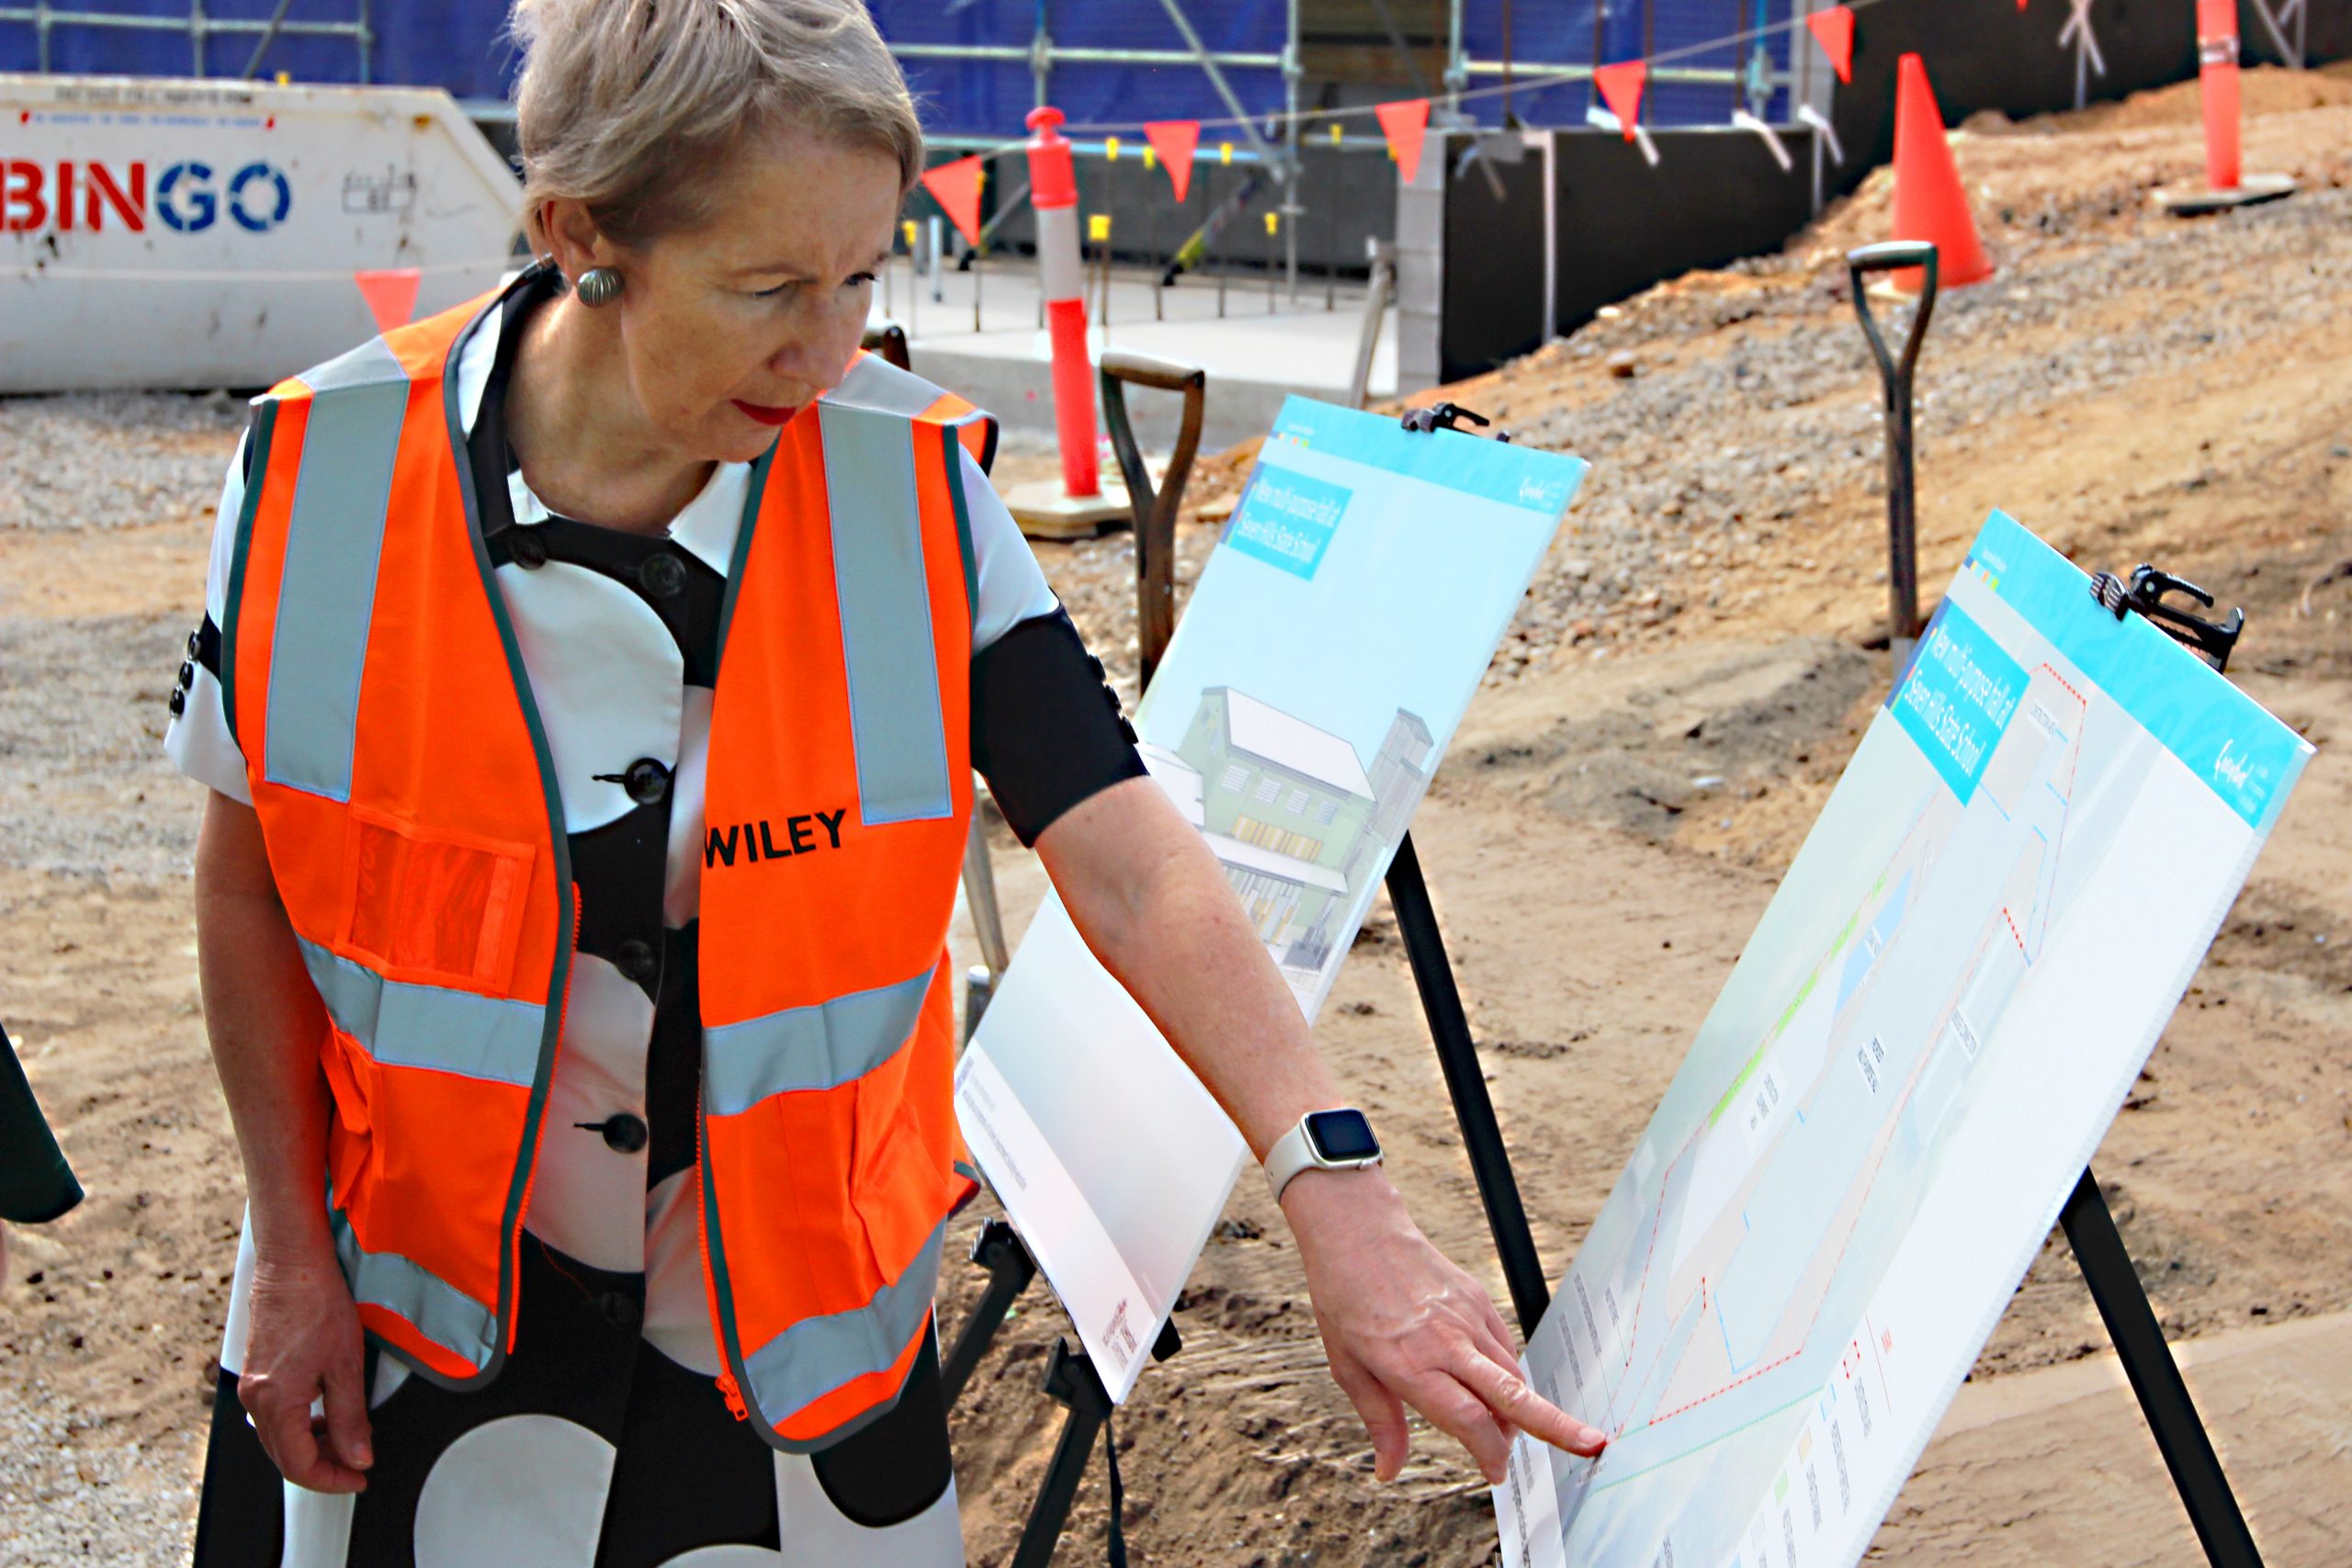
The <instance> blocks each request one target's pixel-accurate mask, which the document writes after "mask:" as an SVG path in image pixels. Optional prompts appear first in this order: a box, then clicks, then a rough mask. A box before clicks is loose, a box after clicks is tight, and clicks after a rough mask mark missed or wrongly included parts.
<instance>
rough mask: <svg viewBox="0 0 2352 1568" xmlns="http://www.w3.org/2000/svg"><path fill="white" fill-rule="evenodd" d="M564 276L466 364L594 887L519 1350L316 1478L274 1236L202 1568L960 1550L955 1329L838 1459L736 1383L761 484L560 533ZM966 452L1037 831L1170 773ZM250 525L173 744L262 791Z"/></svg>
mask: <svg viewBox="0 0 2352 1568" xmlns="http://www.w3.org/2000/svg"><path fill="white" fill-rule="evenodd" d="M549 281H550V280H549V279H548V277H546V276H543V275H542V276H533V275H526V276H525V277H524V278H523V279H522V280H521V281H520V282H519V283H518V284H517V286H516V287H515V288H513V289H512V290H511V291H510V292H509V295H508V297H507V299H506V301H505V303H504V304H503V306H502V307H501V308H500V310H499V315H500V320H499V321H497V322H496V323H494V324H493V323H485V324H484V327H483V329H482V330H481V331H480V332H478V333H475V334H473V336H472V338H471V340H470V341H469V344H468V345H467V347H466V349H465V350H464V352H463V354H462V355H461V357H460V359H459V362H458V365H457V367H455V369H456V373H457V376H458V396H459V407H460V409H461V411H463V412H464V415H465V418H466V421H467V429H468V432H469V448H470V453H469V456H470V458H471V460H472V462H473V463H474V465H475V473H476V476H477V485H476V489H477V493H479V494H480V495H481V496H482V497H483V498H484V502H483V510H484V515H483V518H482V528H483V532H484V534H485V536H486V537H487V538H488V540H489V543H490V548H491V555H492V560H493V561H494V562H495V563H496V565H497V581H498V586H499V590H500V592H501V593H502V594H503V597H504V599H505V603H506V607H507V610H508V612H509V614H510V615H511V616H512V618H513V621H514V624H515V633H516V638H517V640H518V642H519V643H520V645H521V649H522V654H523V660H524V665H525V668H526V671H527V673H528V675H529V679H530V682H531V688H532V694H533V696H534V697H535V699H536V700H537V705H538V708H539V711H540V714H541V716H542V717H543V719H544V721H545V724H546V728H547V732H548V748H549V750H550V751H551V753H552V755H553V758H554V763H555V769H556V773H557V779H558V784H559V787H560V793H561V795H562V799H563V808H564V818H565V828H566V830H567V832H568V834H569V836H570V840H571V864H572V868H573V874H574V876H575V877H576V879H577V880H578V882H579V884H580V887H581V894H582V897H581V908H582V927H581V932H580V940H579V944H578V952H579V956H578V958H577V959H576V960H575V961H574V963H573V965H572V980H571V996H570V1000H569V1006H568V1010H567V1013H566V1017H565V1025H564V1037H563V1041H562V1048H561V1050H560V1054H559V1055H558V1057H557V1063H556V1068H555V1077H554V1079H553V1082H552V1085H551V1087H550V1089H549V1099H548V1116H547V1132H546V1134H545V1136H544V1138H543V1140H542V1143H541V1145H540V1154H539V1159H538V1165H537V1172H536V1175H535V1178H534V1183H533V1187H532V1193H531V1207H530V1212H529V1213H528V1214H527V1216H526V1222H525V1230H526V1234H525V1236H524V1239H523V1245H522V1271H521V1293H520V1298H519V1300H520V1307H519V1312H518V1318H517V1325H518V1326H517V1329H516V1337H515V1349H514V1353H513V1355H512V1356H511V1357H510V1358H509V1359H508V1360H507V1362H506V1365H505V1367H504V1368H503V1371H501V1372H500V1373H499V1375H498V1377H497V1378H496V1379H495V1380H494V1381H493V1382H491V1383H490V1384H489V1385H488V1386H487V1387H484V1388H481V1389H478V1390H475V1391H471V1392H467V1393H452V1392H450V1391H447V1390H445V1389H442V1388H440V1387H437V1386H436V1385H435V1384H433V1383H431V1382H427V1381H426V1380H424V1379H422V1378H416V1377H412V1376H409V1375H408V1374H407V1371H406V1369H404V1368H403V1367H401V1365H400V1363H399V1362H397V1361H396V1360H395V1359H392V1358H391V1357H390V1356H385V1355H379V1354H377V1353H376V1352H375V1349H374V1348H373V1347H372V1345H371V1347H370V1351H369V1356H368V1362H369V1384H370V1393H369V1400H370V1404H371V1420H372V1422H373V1427H374V1436H373V1447H374V1450H375V1465H374V1467H373V1469H371V1470H370V1471H369V1472H368V1490H367V1491H366V1492H365V1493H364V1494H362V1495H359V1496H357V1497H356V1498H353V1497H336V1496H328V1495H322V1494H319V1493H312V1492H307V1491H303V1490H302V1489H300V1488H298V1487H294V1486H290V1485H288V1484H287V1483H284V1482H283V1481H282V1480H281V1479H280V1478H279V1476H278V1474H277V1471H276V1469H275V1467H273V1466H272V1465H271V1463H270V1461H269V1460H268V1457H267V1456H266V1454H265V1453H264V1452H263V1451H262V1449H261V1446H260V1444H259V1442H258V1440H257V1439H256V1438H254V1433H253V1430H252V1427H251V1426H250V1424H249V1423H248V1422H247V1421H246V1419H245V1416H244V1413H243V1408H242V1407H241V1406H240V1405H239V1404H238V1403H237V1397H236V1377H235V1374H236V1371H237V1369H238V1367H239V1366H240V1365H241V1364H242V1361H243V1353H244V1340H245V1334H246V1306H247V1294H248V1289H249V1284H250V1280H251V1274H252V1265H253V1254H252V1247H251V1241H250V1236H248V1237H247V1238H246V1239H245V1241H244V1242H243V1243H242V1244H241V1246H240V1249H239V1257H238V1269H237V1273H236V1278H235V1283H234V1285H233V1287H232V1292H231V1302H230V1309H229V1322H228V1329H227V1333H226V1335H225V1336H224V1337H223V1343H222V1346H221V1352H220V1365H221V1378H220V1391H219V1393H218V1395H217V1397H216V1400H215V1404H214V1413H213V1426H212V1436H211V1441H210V1447H209V1452H208V1455H207V1460H206V1465H205V1478H204V1495H203V1505H202V1510H201V1514H200V1517H199V1522H198V1532H197V1545H196V1563H197V1568H269V1565H279V1568H379V1565H397V1568H411V1565H413V1568H751V1565H752V1564H765V1565H768V1568H802V1565H807V1568H818V1565H820V1564H821V1565H823V1568H838V1565H842V1564H853V1563H854V1564H865V1563H873V1564H883V1565H888V1568H899V1565H904V1568H932V1565H933V1564H948V1563H960V1562H962V1561H963V1547H962V1541H961V1537H960V1533H959V1529H958V1525H957V1518H956V1493H955V1482H954V1475H953V1472H952V1469H951V1466H950V1459H949V1452H948V1442H947V1425H946V1415H945V1409H944V1403H943V1401H942V1398H941V1391H940V1386H939V1373H938V1357H937V1348H936V1343H935V1340H934V1342H933V1344H932V1345H931V1346H928V1347H926V1348H925V1350H924V1351H923V1352H922V1356H921V1357H920V1359H919V1360H918V1363H917V1366H916V1369H915V1371H914V1373H913V1375H912V1378H911V1379H910V1382H909V1385H908V1388H907V1390H906V1393H904V1395H903V1396H902V1397H901V1398H900V1400H899V1404H897V1405H896V1406H895V1407H894V1408H893V1409H892V1411H891V1412H890V1413H889V1414H888V1416H884V1417H883V1418H882V1419H880V1420H878V1421H876V1422H875V1423H873V1424H872V1425H870V1426H867V1427H865V1428H863V1429H862V1430H860V1431H859V1432H857V1433H855V1434H854V1435H853V1436H852V1437H850V1438H847V1439H845V1440H844V1441H842V1442H841V1443H839V1444H837V1445H835V1446H834V1447H833V1448H831V1449H829V1450H825V1451H824V1452H822V1453H819V1454H816V1455H813V1456H809V1455H795V1454H782V1453H777V1452H775V1451H774V1450H770V1449H769V1448H768V1447H767V1446H766V1445H765V1444H764V1443H763V1442H762V1441H761V1440H760V1438H758V1437H757V1435H756V1434H755V1433H754V1432H753V1431H752V1428H751V1427H750V1426H749V1425H748V1424H747V1423H743V1422H739V1421H737V1420H735V1419H734V1418H733V1417H732V1416H730V1415H729V1413H728V1410H727V1408H726V1405H725V1403H724V1401H723V1400H722V1399H721V1397H720V1396H719V1393H718V1390H717V1388H716V1386H715V1384H714V1382H713V1379H714V1378H715V1377H716V1376H717V1374H718V1359H717V1356H716V1353H715V1350H714V1347H713V1342H712V1336H711V1330H710V1325H709V1318H708V1311H707V1305H706V1303H705V1299H704V1292H703V1279H702V1265H701V1254H700V1249H699V1242H698V1239H697V1236H696V1230H695V1213H696V1211H697V1209H698V1208H699V1194H698V1193H697V1191H696V1190H695V1184H696V1178H695V1150H694V1104H695V1098H696V1096H697V1094H698V1093H699V1088H700V1086H699V1081H698V1077H699V1073H700V1066H701V1057H700V1051H701V1046H700V1024H699V1007H698V1002H697V997H696V983H695V915H696V910H697V907H698V899H699V891H700V877H701V873H702V869H703V863H702V854H703V847H704V832H703V819H702V800H703V788H702V781H703V762H704V754H705V747H706V741H707V736H708V733H709V724H710V710H711V689H712V684H713V682H714V680H715V678H716V675H717V671H716V670H715V668H714V651H713V650H714V649H715V648H716V646H717V638H716V631H717V625H718V607H719V601H720V597H721V594H722V592H723V590H724V588H725V586H726V582H725V572H726V570H727V567H728V564H729V558H730V556H731V553H732V550H733V546H734V543H735V534H736V530H737V528H738V527H739V526H740V523H741V516H742V512H743V503H744V501H745V498H746V495H747V494H748V491H747V488H746V487H747V485H748V482H749V474H750V469H749V465H745V464H734V465H722V466H720V467H719V468H718V469H717V470H716V471H715V472H714V473H713V475H712V476H711V479H710V480H709V482H708V483H707V485H706V486H705V487H704V489H703V491H702V492H701V493H700V494H699V495H697V496H696V497H695V499H694V500H693V501H692V502H688V503H687V505H686V506H685V508H684V510H683V511H681V512H680V513H678V515H677V517H676V518H675V519H673V522H672V523H671V525H670V527H669V529H668V531H667V534H666V535H665V536H650V535H641V534H635V533H623V532H619V531H616V530H613V529H607V528H600V527H596V526H594V525H590V524H586V523H582V522H579V521H575V520H572V519H569V518H564V517H560V516H555V515H552V514H550V513H548V510H547V509H546V508H545V507H544V506H542V505H541V504H540V503H539V502H538V501H537V498H536V497H534V496H533V495H532V494H531V492H530V491H529V489H528V487H526V485H525V484H524V482H523V479H522V476H521V474H520V472H519V471H517V470H515V468H514V467H513V465H512V464H511V462H510V460H509V457H508V454H507V451H506V447H505V441H504V436H503V400H504V387H505V381H506V377H507V373H508V370H509V368H510V367H511V365H512V359H513V355H514V351H515V344H517V343H518V342H519V341H520V338H521V333H520V331H519V328H520V324H521V321H522V320H523V318H524V316H525V315H526V314H527V312H528V311H530V310H533V309H535V308H537V306H538V305H539V304H540V303H542V302H543V301H544V300H545V299H547V298H548V294H549V287H548V286H549ZM966 461H967V468H968V471H967V475H966V483H965V489H966V491H967V494H968V496H969V498H970V500H971V503H972V504H971V508H970V511H971V525H972V533H973V547H974V554H975V557H976V560H977V566H978V592H977V595H976V601H977V602H976V604H975V615H974V626H973V665H972V686H973V690H972V696H973V702H972V712H973V721H972V722H973V735H972V754H973V760H974V762H975V765H976V766H977V767H978V769H979V770H980V772H981V773H983V774H985V775H986V776H987V777H988V779H989V785H990V791H991V794H992V795H994V796H995V798H996V799H997V801H998V804H999V805H1000V807H1001V808H1002V809H1003V810H1004V812H1005V814H1006V816H1007V818H1008V819H1010V820H1011V821H1012V825H1013V827H1014V829H1015V830H1016V831H1017V832H1019V833H1020V834H1021V835H1022V837H1023V840H1034V839H1035V836H1036V835H1037V834H1038V833H1039V832H1042V831H1043V830H1044V829H1045V828H1046V826H1047V825H1048V824H1049V823H1050V822H1051V821H1052V820H1053V819H1054V818H1056V817H1057V816H1059V815H1060V814H1061V813H1062V812H1063V811H1065V810H1067V809H1069V807H1071V806H1073V805H1075V804H1077V803H1078V802H1079V801H1080V800H1082V799H1084V798H1085V797H1086V796H1088V795H1091V794H1093V793H1095V792H1096V791H1097V790H1100V789H1103V788H1105V787H1107V786H1108V785H1110V784H1114V783H1117V782H1119V781H1120V780H1122V779H1125V778H1130V777H1135V776H1138V775H1140V774H1141V773H1142V766H1141V763H1140V762H1139V761H1137V760H1136V755H1135V751H1134V748H1133V745H1132V739H1133V737H1132V732H1130V731H1127V730H1126V728H1125V722H1124V721H1123V720H1122V719H1121V718H1120V717H1119V716H1118V712H1117V707H1116V704H1115V701H1114V699H1112V698H1111V697H1110V696H1109V694H1107V692H1106V691H1105V690H1104V688H1103V685H1102V683H1101V666H1100V665H1099V664H1097V663H1094V662H1093V661H1092V660H1091V659H1090V658H1089V657H1088V655H1087V653H1086V650H1085V649H1084V647H1083V645H1082V644H1081V643H1080V640H1079V637H1078V634H1077V632H1076V631H1075V630H1074V629H1073V628H1072V627H1071V626H1070V623H1069V617H1068V616H1067V615H1064V614H1063V613H1062V611H1061V609H1060V607H1059V605H1058V604H1057V602H1056V601H1055V598H1054V596H1053V594H1052V592H1051V591H1050V590H1049V589H1048V588H1047V587H1046V581H1045V579H1044V576H1043V574H1042V573H1040V572H1039V570H1037V565H1036V562H1035V558H1033V557H1032V556H1031V555H1030V553H1029V550H1028V548H1027V546H1026V543H1025V541H1023V539H1022V537H1021V535H1020V533H1019V530H1018V529H1017V528H1016V527H1015V526H1014V525H1013V523H1012V518H1011V517H1010V516H1009V515H1008V514H1007V513H1005V512H1004V510H1003V507H1002V505H1001V502H997V500H996V499H995V495H994V492H993V491H990V490H989V487H988V483H987V481H986V479H985V478H983V477H982V476H981V475H980V474H979V473H978V468H977V466H972V465H970V460H969V459H968V458H967V459H966ZM244 483H245V475H244V473H243V463H242V457H241V461H240V463H239V464H238V465H237V466H235V467H232V470H231V474H230V478H229V482H228V486H227V490H226V492H225V493H224V495H223V496H222V502H221V508H220V516H221V518H222V519H223V520H231V519H233V518H234V517H235V516H236V514H237V511H238V503H239V501H240V499H241V497H242V495H243V487H244ZM231 533H232V529H231V528H230V527H222V528H221V529H220V533H219V535H218V536H217V538H216V541H215V544H214V548H213V558H212V568H211V581H210V582H209V586H208V589H207V598H206V604H207V611H208V614H207V618H206V622H205V625H204V626H203V627H201V628H200V629H199V631H198V635H197V638H196V641H197V643H198V659H196V660H194V661H192V662H193V665H194V667H193V668H192V669H190V670H189V671H187V674H186V675H185V677H184V679H183V682H182V684H181V687H180V689H179V690H178V691H177V692H176V693H175V698H174V708H175V718H174V722H173V725H172V728H171V729H170V731H169V733H168V735H167V736H166V739H165V745H166V747H167V748H168V749H169V750H170V752H171V754H172V756H173V758H174V760H175V761H176V762H177V763H178V764H179V766H180V767H181V769H182V770H183V771H184V772H186V773H188V774H189V775H190V776H191V777H194V778H196V779H198V780H199V781H200V782H202V783H204V784H209V785H210V786H211V787H213V788H214V789H217V790H219V791H220V792H221V793H222V794H224V795H231V796H233V797H235V798H236V799H239V800H245V799H247V798H248V792H247V788H246V784H245V776H244V763H243V759H242V757H241V756H240V754H239V752H238V750H237V746H236V742H235V740H234V739H233V737H232V735H231V733H230V730H229V728H228V727H227V724H226V722H225V719H224V717H223V715H222V711H221V705H220V687H219V684H218V681H217V673H218V659H217V644H218V632H217V630H216V629H215V628H216V627H217V626H218V625H219V623H220V619H221V611H222V604H221V596H222V592H223V590H224V586H225V582H226V579H227V566H228V560H227V555H228V549H229V539H230V535H231ZM208 656H209V657H208ZM485 678H486V679H489V678H503V671H496V672H485Z"/></svg>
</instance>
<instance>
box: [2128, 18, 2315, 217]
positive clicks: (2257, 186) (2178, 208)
mask: <svg viewBox="0 0 2352 1568" xmlns="http://www.w3.org/2000/svg"><path fill="white" fill-rule="evenodd" d="M2197 88H2198V93H2199V96H2200V98H2201V99H2202V100H2203V102H2204V106H2205V188H2204V189H2202V190H2190V191H2158V192H2157V193H2156V200H2157V203H2158V204H2159V205H2161V206H2162V207H2163V208H2164V209H2165V211H2167V212H2171V213H2175V214H2177V215H2179V216H2181V217H2184V218H2190V217H2195V216H2197V215H2198V214H2199V213H2205V212H2220V211H2222V210H2224V209H2228V208H2233V207H2245V206H2247V205H2248V204H2250V203H2253V202H2257V201H2275V200H2277V199H2278V197H2282V196H2292V195H2294V194H2295V182H2294V181H2293V180H2292V179H2290V178H2289V177H2288V176H2287V175H2248V174H2246V173H2245V170H2244V168H2243V166H2242V164H2241V163H2240V161H2239V156H2238V108H2239V106H2238V0H2197Z"/></svg>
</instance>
